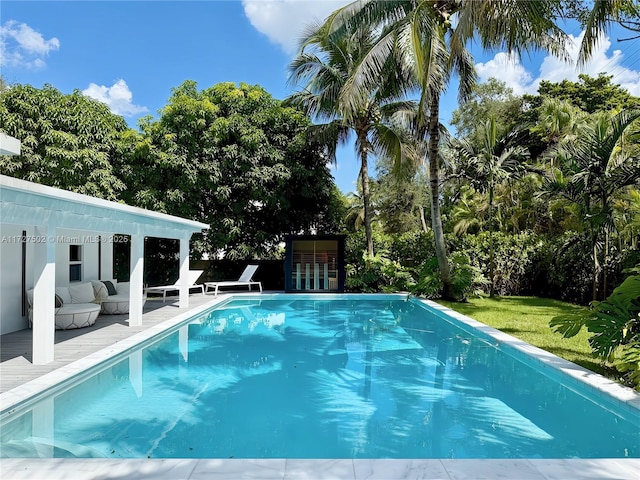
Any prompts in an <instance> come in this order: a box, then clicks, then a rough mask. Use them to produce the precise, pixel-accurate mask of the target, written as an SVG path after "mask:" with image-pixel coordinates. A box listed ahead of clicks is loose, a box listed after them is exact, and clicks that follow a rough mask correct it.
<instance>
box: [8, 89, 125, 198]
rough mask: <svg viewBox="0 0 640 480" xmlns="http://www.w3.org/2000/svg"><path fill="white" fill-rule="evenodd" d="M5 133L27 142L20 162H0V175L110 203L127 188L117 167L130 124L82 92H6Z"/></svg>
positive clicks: (41, 90) (26, 90)
mask: <svg viewBox="0 0 640 480" xmlns="http://www.w3.org/2000/svg"><path fill="white" fill-rule="evenodd" d="M0 129H1V130H3V131H4V132H6V133H7V134H8V135H11V136H13V137H15V138H18V139H20V140H21V142H22V145H21V154H20V155H19V156H17V157H9V156H0V173H3V174H5V175H10V176H13V177H18V178H23V179H25V180H30V181H32V182H37V183H42V184H45V185H51V186H54V187H59V188H63V189H66V190H71V191H74V192H78V193H84V194H87V195H93V196H96V197H100V198H106V199H109V200H115V199H117V198H118V196H119V192H120V191H122V190H123V189H124V188H125V184H124V183H123V182H122V181H121V180H120V179H119V178H118V176H117V174H116V172H114V170H113V166H112V163H113V161H114V159H115V156H116V153H117V151H118V148H119V141H120V139H121V137H122V135H123V133H124V132H126V131H127V130H128V127H127V124H126V122H125V121H124V119H123V118H122V117H120V116H118V115H114V114H113V113H111V112H110V111H109V107H107V106H106V105H105V104H104V103H101V102H98V101H97V100H93V99H91V98H89V97H86V96H84V95H83V94H82V93H81V92H80V91H79V90H76V91H74V92H73V93H71V94H68V95H65V94H63V93H61V92H60V91H58V90H57V89H56V88H54V87H52V86H51V85H45V86H44V88H42V89H37V88H34V87H32V86H30V85H13V86H10V87H8V88H4V89H3V90H2V91H0Z"/></svg>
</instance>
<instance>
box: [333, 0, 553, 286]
mask: <svg viewBox="0 0 640 480" xmlns="http://www.w3.org/2000/svg"><path fill="white" fill-rule="evenodd" d="M554 9H555V5H551V4H549V3H547V2H544V1H528V2H521V1H517V0H502V1H495V0H482V1H478V0H474V1H470V0H463V1H460V0H449V1H433V0H406V1H397V2H379V1H375V0H368V1H356V2H353V3H351V4H349V5H347V6H345V7H343V8H341V9H339V10H337V11H335V12H334V13H333V14H331V15H330V16H329V17H328V19H327V21H326V23H325V28H326V29H327V31H328V32H329V33H330V34H331V35H334V36H337V37H347V38H350V36H351V35H353V34H354V32H357V31H358V30H360V29H365V30H367V31H369V32H378V33H379V35H378V37H377V38H376V40H375V43H374V44H373V46H372V48H371V49H369V50H368V51H367V53H366V55H364V56H363V57H362V59H361V61H360V62H359V63H358V65H357V67H356V68H355V69H354V71H353V72H352V74H351V75H350V77H349V79H348V81H347V82H346V83H345V84H344V86H343V87H342V88H341V92H340V100H341V101H342V102H343V103H345V104H346V105H347V106H348V107H349V108H350V109H352V110H355V109H357V107H358V104H359V103H360V102H361V101H362V99H363V98H368V97H369V95H370V92H372V91H374V89H375V88H376V86H377V85H379V83H380V79H384V78H385V76H386V74H387V73H388V69H387V66H388V59H389V58H390V57H397V56H400V57H401V58H402V59H403V64H404V65H405V66H406V67H408V68H410V69H411V71H412V73H413V75H412V77H411V83H410V85H408V86H407V89H409V88H412V89H414V91H416V92H417V96H418V102H417V110H416V116H415V121H414V122H413V124H414V126H415V129H414V135H415V138H416V139H417V140H419V141H420V142H425V143H426V148H422V149H420V150H419V154H420V155H421V156H422V159H421V161H422V162H423V163H425V164H428V172H429V188H430V196H431V222H432V228H433V232H434V241H435V244H436V252H437V258H438V265H439V270H440V274H441V276H442V281H443V287H444V288H443V294H444V296H448V295H449V290H450V287H451V278H450V269H449V263H448V259H447V253H446V252H447V251H446V245H445V241H444V231H443V228H442V218H441V212H440V201H441V198H440V181H441V179H440V175H439V173H440V169H439V164H440V161H441V158H440V145H439V143H440V133H441V125H440V118H439V117H440V98H441V96H442V94H443V92H444V91H445V89H446V87H447V86H448V84H449V80H450V79H451V77H452V75H454V74H456V75H457V76H458V79H459V97H460V98H461V99H466V98H467V97H468V96H469V94H470V92H471V87H472V86H473V84H474V83H475V71H474V67H473V59H472V57H471V55H470V54H469V52H468V51H467V50H466V47H465V45H466V42H467V41H468V40H470V39H471V38H477V39H478V40H479V42H480V44H481V45H482V47H484V48H485V49H490V48H494V47H500V48H504V49H506V50H507V51H508V52H510V53H521V52H522V51H526V50H528V49H529V48H530V47H536V48H537V47H542V48H545V49H549V50H551V51H553V52H554V53H558V54H562V53H563V51H564V43H565V37H564V34H563V33H562V32H561V30H560V29H559V28H558V27H557V26H556V25H555V23H554V13H555V10H554ZM454 16H455V20H456V21H455V26H453V25H454V22H452V18H453V17H454Z"/></svg>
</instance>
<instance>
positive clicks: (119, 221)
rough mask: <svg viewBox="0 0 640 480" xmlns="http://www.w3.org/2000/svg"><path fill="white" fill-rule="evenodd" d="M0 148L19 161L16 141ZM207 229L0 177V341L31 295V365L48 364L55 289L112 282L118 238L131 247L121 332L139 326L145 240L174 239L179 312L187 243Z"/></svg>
mask: <svg viewBox="0 0 640 480" xmlns="http://www.w3.org/2000/svg"><path fill="white" fill-rule="evenodd" d="M9 138H11V137H9ZM14 140H15V139H14ZM0 145H1V148H2V154H5V155H6V154H11V153H12V152H13V154H19V142H18V147H17V152H16V147H15V143H13V142H7V141H6V136H4V137H3V138H0ZM8 147H9V148H8ZM208 228H209V226H208V225H207V224H204V223H200V222H195V221H192V220H186V219H184V218H179V217H174V216H171V215H166V214H162V213H158V212H152V211H150V210H144V209H141V208H137V207H132V206H129V205H125V204H121V203H116V202H110V201H107V200H102V199H98V198H94V197H90V196H87V195H81V194H77V193H72V192H68V191H65V190H61V189H57V188H53V187H48V186H45V185H40V184H36V183H32V182H27V181H24V180H19V179H16V178H12V177H7V176H4V175H0V334H5V333H10V332H14V331H17V330H22V329H25V328H28V326H29V323H28V318H27V316H26V315H27V312H26V311H25V291H26V290H28V289H33V292H34V293H33V315H32V318H33V325H32V329H33V363H34V364H44V363H48V362H51V361H52V360H53V358H54V332H55V323H54V303H55V302H54V296H55V287H56V286H58V287H60V286H67V285H70V284H73V282H74V281H88V280H101V279H102V280H106V279H112V278H114V277H113V245H114V242H117V241H124V240H125V237H124V236H127V237H126V240H127V241H129V238H130V242H131V267H130V268H131V269H130V273H131V275H130V297H129V325H136V326H139V325H141V324H142V307H143V268H144V265H143V254H144V238H145V237H160V238H171V239H176V240H179V242H180V281H179V284H180V285H181V288H180V296H179V305H180V307H181V308H182V307H187V306H188V302H189V300H188V299H189V289H188V281H187V279H188V277H189V240H190V239H191V236H192V234H193V233H196V232H200V231H202V230H203V229H208ZM183 280H184V281H183Z"/></svg>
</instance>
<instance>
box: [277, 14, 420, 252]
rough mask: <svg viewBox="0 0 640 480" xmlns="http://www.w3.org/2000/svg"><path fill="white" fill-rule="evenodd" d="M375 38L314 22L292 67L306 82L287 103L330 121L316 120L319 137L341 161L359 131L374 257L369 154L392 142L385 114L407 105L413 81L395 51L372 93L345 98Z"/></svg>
mask: <svg viewBox="0 0 640 480" xmlns="http://www.w3.org/2000/svg"><path fill="white" fill-rule="evenodd" d="M373 40H374V36H373V35H372V34H371V33H370V32H368V31H366V30H359V31H358V32H357V34H356V35H353V36H340V37H335V36H332V35H328V32H327V29H326V27H323V26H322V25H312V26H311V27H310V28H309V30H308V32H307V34H306V35H305V37H304V39H303V42H302V44H301V49H300V52H299V53H298V55H297V56H296V58H294V59H293V61H292V62H291V64H290V66H289V72H290V76H289V81H290V82H291V83H293V84H298V83H304V87H303V89H302V90H301V91H299V92H296V93H294V94H292V95H291V96H289V97H288V98H287V100H286V103H287V104H289V105H293V106H296V107H299V108H302V109H303V110H304V111H305V112H306V113H307V114H309V115H311V116H312V117H314V118H315V119H316V120H318V121H320V122H324V123H319V124H316V125H314V126H313V127H312V128H311V130H312V133H313V135H314V136H315V138H316V139H317V140H318V141H320V142H321V144H322V145H325V146H326V149H327V155H328V157H329V158H330V159H331V160H332V161H335V154H336V149H337V147H338V145H343V144H346V143H347V142H348V141H349V139H350V136H351V134H355V148H356V151H357V153H358V157H359V159H360V173H359V185H360V186H361V189H362V201H363V210H364V212H363V213H364V218H363V220H364V226H365V233H366V239H367V253H368V254H369V255H371V256H373V253H374V252H373V238H372V232H371V221H372V212H371V199H370V195H371V194H370V182H369V167H368V161H369V156H370V155H372V154H374V153H375V147H376V146H377V145H380V146H383V145H385V144H388V143H389V140H387V139H388V138H389V137H393V136H394V131H393V130H392V129H390V128H389V127H388V126H387V125H386V124H385V119H386V118H388V117H389V116H390V115H392V112H393V111H394V110H397V109H398V108H405V107H406V102H402V101H400V100H401V99H402V98H403V97H404V94H405V91H404V90H403V89H402V88H403V86H404V85H406V84H407V82H408V79H407V78H406V77H407V74H406V69H404V68H403V66H402V64H400V63H398V62H397V59H396V58H395V57H393V56H390V57H388V58H387V59H386V60H385V65H384V68H385V71H386V72H387V75H386V76H385V77H384V79H383V80H382V81H380V82H379V83H378V84H376V85H375V86H374V87H373V88H372V89H371V90H370V91H369V92H368V93H367V95H364V96H362V97H360V98H358V99H357V100H356V99H347V101H345V100H344V99H343V97H342V96H341V93H342V92H343V91H344V87H345V84H346V82H348V81H349V79H350V78H351V77H352V75H353V74H354V72H355V69H356V67H357V65H358V64H359V62H360V61H361V59H362V57H363V56H365V55H366V54H367V52H368V50H369V49H370V48H371V46H372V44H373ZM403 75H404V76H405V78H403ZM396 101H398V102H397V103H396ZM396 144H397V142H396ZM389 148H391V147H389Z"/></svg>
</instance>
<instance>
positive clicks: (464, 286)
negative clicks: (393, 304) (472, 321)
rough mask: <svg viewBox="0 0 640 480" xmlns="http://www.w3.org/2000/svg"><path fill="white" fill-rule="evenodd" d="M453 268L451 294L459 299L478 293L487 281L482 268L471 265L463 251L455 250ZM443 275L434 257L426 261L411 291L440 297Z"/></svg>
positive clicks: (462, 299) (452, 258)
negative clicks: (481, 270)
mask: <svg viewBox="0 0 640 480" xmlns="http://www.w3.org/2000/svg"><path fill="white" fill-rule="evenodd" d="M449 268H450V269H451V271H450V273H451V292H450V293H451V296H452V297H453V298H454V299H456V300H458V301H465V300H466V299H467V298H468V297H469V296H470V295H477V294H479V293H480V292H481V288H482V287H483V286H484V285H485V284H486V283H487V280H486V278H484V277H483V275H482V273H481V272H480V270H479V269H478V268H476V267H474V266H472V265H471V262H470V261H469V257H468V256H467V255H466V254H464V253H462V252H455V253H453V254H452V255H451V260H450V261H449ZM442 288H443V283H442V277H441V275H440V269H439V267H438V260H437V258H435V257H432V258H431V259H429V260H428V261H426V262H425V263H424V265H423V266H422V269H421V270H420V274H419V275H418V281H417V282H416V284H415V285H414V286H413V287H412V289H411V293H413V294H415V295H419V296H423V297H427V298H438V297H440V296H441V294H442Z"/></svg>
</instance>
